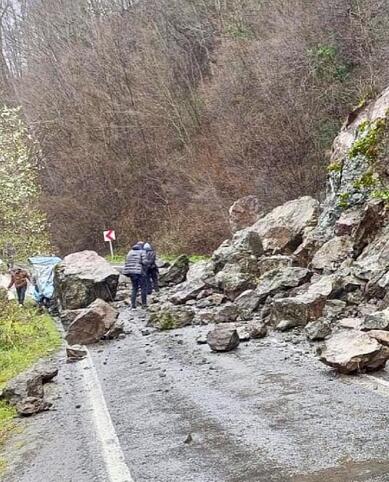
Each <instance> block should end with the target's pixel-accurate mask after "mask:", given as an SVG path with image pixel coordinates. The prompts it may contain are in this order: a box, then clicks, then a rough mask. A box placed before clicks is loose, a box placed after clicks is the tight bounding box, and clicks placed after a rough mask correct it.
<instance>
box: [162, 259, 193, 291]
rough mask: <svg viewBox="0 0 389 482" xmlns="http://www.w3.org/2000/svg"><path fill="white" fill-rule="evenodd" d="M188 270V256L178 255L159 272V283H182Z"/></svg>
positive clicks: (170, 284)
mask: <svg viewBox="0 0 389 482" xmlns="http://www.w3.org/2000/svg"><path fill="white" fill-rule="evenodd" d="M188 271H189V258H188V256H186V255H185V254H183V255H181V256H179V257H178V258H177V259H175V260H174V261H173V263H172V264H171V265H170V266H169V267H168V268H167V269H166V270H165V271H164V272H163V273H161V274H160V277H159V285H160V286H161V287H164V286H172V285H177V284H179V283H182V282H183V281H185V279H186V275H187V273H188Z"/></svg>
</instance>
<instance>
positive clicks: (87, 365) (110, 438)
mask: <svg viewBox="0 0 389 482" xmlns="http://www.w3.org/2000/svg"><path fill="white" fill-rule="evenodd" d="M78 367H79V368H80V371H81V373H82V376H83V378H84V383H85V388H86V395H87V397H88V399H89V402H90V405H91V408H92V413H93V422H94V424H95V428H96V435H97V437H98V440H99V442H100V445H101V450H102V456H103V459H104V463H105V467H106V470H107V475H108V479H109V481H110V482H134V479H133V478H132V477H131V474H130V471H129V469H128V467H127V465H126V463H125V459H124V454H123V451H122V448H121V446H120V442H119V439H118V436H117V434H116V431H115V428H114V426H113V423H112V419H111V416H110V414H109V411H108V407H107V403H106V401H105V398H104V394H103V390H102V388H101V385H100V381H99V377H98V375H97V371H96V367H95V366H94V364H93V360H92V357H91V356H90V353H89V351H88V356H87V357H86V358H85V359H84V360H81V361H80V362H79V363H78Z"/></svg>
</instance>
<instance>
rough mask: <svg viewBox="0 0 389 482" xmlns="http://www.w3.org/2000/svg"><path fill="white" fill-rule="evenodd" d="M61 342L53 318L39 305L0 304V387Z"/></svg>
mask: <svg viewBox="0 0 389 482" xmlns="http://www.w3.org/2000/svg"><path fill="white" fill-rule="evenodd" d="M60 345H61V337H60V335H59V333H58V330H57V328H56V326H55V323H54V321H53V319H52V318H51V317H50V316H49V315H47V314H42V313H41V312H40V311H39V310H38V309H37V308H36V307H26V306H24V307H21V306H19V305H18V304H16V303H15V302H6V303H4V302H2V303H1V306H0V388H1V387H2V386H3V385H4V384H5V383H6V382H7V380H9V379H10V378H12V377H14V376H15V375H17V374H18V373H20V372H21V371H23V370H25V369H26V368H27V367H29V366H30V365H32V364H33V363H34V362H36V361H37V360H38V359H39V358H41V357H43V356H45V355H48V354H49V353H51V352H52V351H53V350H55V349H57V348H58V347H59V346H60Z"/></svg>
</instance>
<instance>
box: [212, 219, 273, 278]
mask: <svg viewBox="0 0 389 482" xmlns="http://www.w3.org/2000/svg"><path fill="white" fill-rule="evenodd" d="M262 254H263V247H262V241H261V238H260V237H259V235H258V234H257V233H256V232H254V231H253V230H251V229H250V228H247V229H242V230H241V231H238V232H237V233H235V234H234V236H233V237H232V239H227V240H226V241H224V242H223V243H222V244H221V245H220V246H219V248H218V249H217V250H216V251H215V252H214V253H213V255H212V262H213V263H214V266H215V272H218V271H220V270H222V269H223V268H224V266H226V265H227V264H239V265H240V266H241V267H242V269H244V270H245V271H252V272H255V273H256V272H257V269H258V267H257V258H258V257H259V256H261V255H262Z"/></svg>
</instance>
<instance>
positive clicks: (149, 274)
mask: <svg viewBox="0 0 389 482" xmlns="http://www.w3.org/2000/svg"><path fill="white" fill-rule="evenodd" d="M143 249H144V251H145V253H146V260H147V268H146V282H147V294H148V295H151V293H152V292H153V290H154V291H159V286H158V281H159V279H158V278H159V270H158V266H157V263H156V260H157V256H156V254H155V250H154V249H153V247H152V246H151V245H150V244H149V243H145V244H144V246H143Z"/></svg>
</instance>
